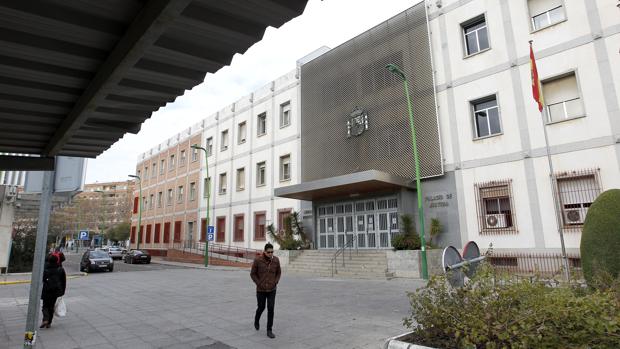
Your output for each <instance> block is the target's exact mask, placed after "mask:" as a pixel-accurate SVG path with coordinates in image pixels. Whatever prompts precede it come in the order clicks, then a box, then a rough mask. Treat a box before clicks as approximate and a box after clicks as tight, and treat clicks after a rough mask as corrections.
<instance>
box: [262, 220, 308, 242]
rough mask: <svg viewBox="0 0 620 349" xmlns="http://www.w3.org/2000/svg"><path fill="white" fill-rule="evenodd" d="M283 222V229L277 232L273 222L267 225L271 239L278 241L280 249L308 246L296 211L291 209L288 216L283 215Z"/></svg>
mask: <svg viewBox="0 0 620 349" xmlns="http://www.w3.org/2000/svg"><path fill="white" fill-rule="evenodd" d="M283 224H284V229H282V230H281V231H279V232H276V229H275V227H274V226H273V224H270V225H269V226H268V227H267V232H268V234H269V236H270V237H271V240H273V241H275V242H276V243H278V245H280V249H281V250H300V249H307V248H309V247H310V242H309V240H308V237H307V236H306V233H305V232H304V227H303V224H302V223H301V221H300V220H299V213H298V212H294V211H293V212H292V213H291V214H290V215H289V216H287V217H285V218H284V221H283Z"/></svg>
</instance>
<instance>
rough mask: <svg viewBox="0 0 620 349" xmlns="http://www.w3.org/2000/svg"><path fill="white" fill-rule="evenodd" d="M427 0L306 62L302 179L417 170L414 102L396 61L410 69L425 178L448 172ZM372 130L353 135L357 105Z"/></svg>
mask: <svg viewBox="0 0 620 349" xmlns="http://www.w3.org/2000/svg"><path fill="white" fill-rule="evenodd" d="M428 45H429V43H428V31H427V26H426V16H425V10H424V3H420V4H419V5H416V6H414V7H412V8H411V9H409V10H407V11H405V12H403V13H401V14H399V15H397V16H395V17H393V18H392V19H390V20H388V21H386V22H384V23H382V24H380V25H378V26H376V27H374V28H372V29H370V30H369V31H367V32H365V33H363V34H361V35H359V36H357V37H355V38H353V39H352V40H350V41H348V42H346V43H344V44H342V45H341V46H339V47H336V48H334V49H333V50H331V51H330V52H328V53H326V54H324V55H322V56H320V57H318V58H316V59H314V60H312V61H310V62H308V63H306V64H305V65H303V66H302V67H301V75H302V79H301V98H302V115H303V118H302V137H301V142H302V146H301V151H302V154H301V155H302V167H303V171H302V174H303V178H302V180H303V181H312V180H317V179H323V178H329V177H334V176H340V175H345V174H350V173H355V172H361V171H365V170H371V169H375V170H381V171H384V172H387V173H391V174H394V175H399V176H402V177H406V178H413V177H414V176H415V169H414V162H413V152H412V146H411V133H410V129H409V120H408V113H407V103H406V99H405V96H404V91H403V84H402V81H401V80H400V78H399V77H398V76H396V75H394V74H392V73H390V72H389V71H388V70H387V69H385V65H386V64H388V63H396V64H397V65H399V66H400V67H401V68H402V70H403V71H404V72H405V74H406V75H407V78H408V79H409V88H410V93H411V98H412V104H413V113H414V118H415V123H416V134H417V138H418V148H419V152H420V170H421V174H422V176H423V177H430V176H437V175H441V174H443V168H442V165H441V159H442V156H441V148H440V142H439V130H438V126H437V115H436V107H435V98H434V87H433V78H432V66H431V58H430V50H429V46H428ZM357 106H359V107H360V108H362V109H364V110H365V111H366V113H367V115H368V129H367V130H365V131H364V132H362V133H361V134H360V135H359V136H351V137H347V136H348V129H347V121H349V119H350V114H351V112H352V111H353V110H354V108H355V107H357Z"/></svg>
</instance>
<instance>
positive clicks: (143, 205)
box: [142, 196, 148, 211]
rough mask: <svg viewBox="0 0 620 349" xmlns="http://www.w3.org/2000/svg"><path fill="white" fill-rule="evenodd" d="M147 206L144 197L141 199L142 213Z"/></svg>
mask: <svg viewBox="0 0 620 349" xmlns="http://www.w3.org/2000/svg"><path fill="white" fill-rule="evenodd" d="M147 204H148V202H146V196H143V197H142V211H144V210H145V209H146V207H147V206H146V205H147Z"/></svg>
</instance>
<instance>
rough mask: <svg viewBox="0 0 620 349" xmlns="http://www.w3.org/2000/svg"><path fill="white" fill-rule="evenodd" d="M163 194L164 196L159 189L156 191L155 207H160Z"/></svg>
mask: <svg viewBox="0 0 620 349" xmlns="http://www.w3.org/2000/svg"><path fill="white" fill-rule="evenodd" d="M163 196H164V193H162V192H161V191H160V192H159V193H157V207H158V208H161V205H162V200H163Z"/></svg>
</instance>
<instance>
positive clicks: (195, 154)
mask: <svg viewBox="0 0 620 349" xmlns="http://www.w3.org/2000/svg"><path fill="white" fill-rule="evenodd" d="M194 145H195V146H198V144H194ZM197 160H198V149H196V148H192V162H194V161H197Z"/></svg>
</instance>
